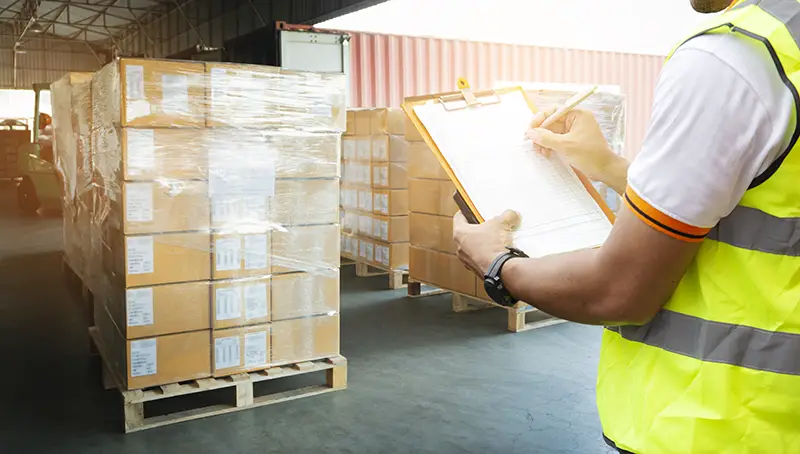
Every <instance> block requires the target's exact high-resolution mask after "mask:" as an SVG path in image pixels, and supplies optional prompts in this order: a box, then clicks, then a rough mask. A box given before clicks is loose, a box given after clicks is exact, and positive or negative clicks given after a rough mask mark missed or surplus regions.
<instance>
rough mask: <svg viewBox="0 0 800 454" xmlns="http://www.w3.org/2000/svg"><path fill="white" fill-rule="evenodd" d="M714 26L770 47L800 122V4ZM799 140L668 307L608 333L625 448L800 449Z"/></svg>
mask: <svg viewBox="0 0 800 454" xmlns="http://www.w3.org/2000/svg"><path fill="white" fill-rule="evenodd" d="M707 33H734V34H738V35H742V36H746V37H749V38H751V39H754V40H757V41H759V42H761V43H763V44H764V45H765V46H766V47H767V49H768V51H769V53H770V55H771V56H772V59H773V60H774V62H775V65H776V67H777V68H778V71H779V73H780V76H781V78H782V79H783V81H784V83H785V84H786V86H787V87H788V88H789V90H790V91H791V92H792V94H793V95H794V98H795V112H793V116H792V118H793V120H794V121H795V122H796V121H797V120H798V118H800V96H798V89H797V87H798V84H800V0H745V1H740V2H739V3H738V4H737V5H736V6H735V7H734V8H732V9H730V10H729V11H728V12H725V13H723V14H721V15H719V16H716V17H715V18H714V19H713V20H712V21H711V23H710V24H706V27H704V29H703V31H701V32H700V33H698V34H697V35H695V36H699V35H702V34H707ZM690 39H691V38H690ZM715 108H717V109H719V108H729V109H735V108H736V106H725V107H723V106H709V108H708V109H709V110H708V114H709V115H715V112H714V109H715ZM798 136H800V126H798V127H797V128H795V129H794V130H792V131H787V137H791V141H790V145H789V147H788V149H787V150H785V152H782V154H781V155H780V157H779V158H778V159H777V160H776V161H775V162H774V163H773V164H772V165H771V166H770V167H769V169H768V170H767V171H765V172H764V173H763V174H761V175H759V176H758V177H757V178H756V179H755V180H754V181H753V183H752V184H751V185H750V188H749V189H748V190H747V192H746V193H745V194H744V197H743V198H742V200H741V201H740V202H739V205H738V206H737V207H736V208H735V209H734V211H733V212H732V213H731V214H730V215H729V216H727V217H726V218H724V219H722V220H721V221H720V222H719V224H718V225H717V226H716V227H715V228H714V229H713V230H712V231H711V233H710V234H709V236H708V237H707V238H706V239H705V240H704V241H703V244H702V245H701V248H700V251H699V253H698V254H697V257H696V258H695V260H694V262H693V263H692V264H691V266H690V267H689V270H688V271H687V272H686V275H685V276H684V277H683V279H682V280H681V282H680V284H679V285H678V287H677V289H676V290H675V293H674V294H673V295H672V298H671V299H670V301H669V302H668V303H667V304H666V305H665V306H664V308H663V309H662V310H661V311H660V312H659V314H658V315H657V316H656V317H655V318H654V319H653V320H652V321H651V322H650V323H648V324H647V325H644V326H619V327H607V328H606V329H605V330H604V333H603V343H602V350H601V359H600V366H599V371H598V379H597V403H598V409H599V412H600V419H601V421H602V424H603V431H604V434H605V435H606V437H607V438H608V439H609V440H611V442H613V443H615V444H616V446H617V447H618V448H620V449H623V450H627V451H630V452H633V453H637V454H662V453H680V454H690V453H691V454H699V453H714V454H723V453H724V454H727V453H771V454H798V453H800V150H798V149H797V148H800V146H798V145H797V139H798ZM709 171H713V169H709Z"/></svg>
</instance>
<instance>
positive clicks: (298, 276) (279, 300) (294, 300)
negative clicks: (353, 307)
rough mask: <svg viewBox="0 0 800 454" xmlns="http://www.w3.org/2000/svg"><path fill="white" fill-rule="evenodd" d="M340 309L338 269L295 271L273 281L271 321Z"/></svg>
mask: <svg viewBox="0 0 800 454" xmlns="http://www.w3.org/2000/svg"><path fill="white" fill-rule="evenodd" d="M334 312H339V270H334V271H331V272H329V273H326V274H308V273H295V274H285V275H280V276H275V277H274V278H273V280H272V320H273V321H277V320H287V319H292V318H300V317H309V316H312V315H325V314H331V313H334Z"/></svg>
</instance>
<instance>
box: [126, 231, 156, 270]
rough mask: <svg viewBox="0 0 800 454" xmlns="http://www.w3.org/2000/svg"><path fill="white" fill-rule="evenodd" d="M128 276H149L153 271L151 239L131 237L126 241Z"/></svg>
mask: <svg viewBox="0 0 800 454" xmlns="http://www.w3.org/2000/svg"><path fill="white" fill-rule="evenodd" d="M126 245H127V249H128V274H150V273H152V272H154V271H155V264H154V260H153V237H152V236H131V237H128V238H127V239H126Z"/></svg>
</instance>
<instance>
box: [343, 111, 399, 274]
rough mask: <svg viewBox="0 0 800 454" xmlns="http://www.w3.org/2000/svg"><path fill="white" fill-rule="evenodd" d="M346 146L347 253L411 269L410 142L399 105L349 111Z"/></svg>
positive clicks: (393, 268) (376, 263) (372, 262)
mask: <svg viewBox="0 0 800 454" xmlns="http://www.w3.org/2000/svg"><path fill="white" fill-rule="evenodd" d="M347 114H348V115H347V131H346V132H345V137H344V139H343V146H342V190H341V206H342V213H341V224H342V240H341V243H342V244H341V247H342V255H343V256H344V257H346V258H350V259H353V260H356V261H358V262H361V263H365V264H367V265H371V266H375V267H378V268H381V269H384V270H387V271H396V270H405V269H407V268H408V260H409V257H408V253H409V243H408V242H409V224H408V222H409V218H408V143H407V142H406V140H405V138H404V137H403V134H404V130H405V114H404V113H403V111H401V110H399V109H357V110H351V111H349V112H348V113H347Z"/></svg>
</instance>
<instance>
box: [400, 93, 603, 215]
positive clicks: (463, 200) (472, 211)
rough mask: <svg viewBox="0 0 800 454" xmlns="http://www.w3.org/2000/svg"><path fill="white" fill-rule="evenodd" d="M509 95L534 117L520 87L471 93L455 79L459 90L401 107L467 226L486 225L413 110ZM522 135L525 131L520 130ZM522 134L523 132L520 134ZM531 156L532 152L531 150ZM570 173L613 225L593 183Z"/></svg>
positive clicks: (478, 103)
mask: <svg viewBox="0 0 800 454" xmlns="http://www.w3.org/2000/svg"><path fill="white" fill-rule="evenodd" d="M509 95H513V96H515V97H518V96H522V97H523V99H524V102H525V103H526V104H527V107H528V108H529V110H530V114H531V117H532V116H533V114H535V113H536V112H537V109H536V106H535V105H534V104H533V103H532V102H531V101H530V100H529V98H528V97H527V96H526V95H525V92H524V90H523V89H522V87H519V86H517V87H508V88H501V89H495V90H484V91H473V90H472V89H471V88H470V86H469V83H468V82H467V81H466V80H465V79H463V78H461V79H459V80H458V90H457V91H452V92H446V93H438V94H432V95H426V96H416V97H409V98H406V99H405V102H404V103H403V105H402V108H403V110H404V112H405V113H406V115H407V116H408V118H409V120H410V121H411V123H412V124H413V125H414V127H416V128H417V130H418V131H419V132H420V134H421V136H422V138H423V139H424V141H425V142H426V144H427V145H428V146H429V148H430V149H431V151H432V152H433V153H434V155H435V156H436V158H437V160H438V161H439V163H440V164H441V166H442V168H443V169H444V170H445V172H446V173H447V175H448V177H449V178H450V180H451V181H452V182H453V184H454V186H455V187H456V193H455V194H454V195H453V198H454V201H455V202H456V204H457V205H458V207H459V210H460V211H461V212H462V214H463V215H464V216H465V217H466V218H467V220H468V221H469V222H470V223H482V222H485V221H486V219H484V217H483V216H482V215H481V212H480V210H478V208H477V206H476V203H475V201H474V200H473V198H472V197H470V194H469V193H468V192H467V191H466V190H465V188H464V185H463V184H462V182H461V181H459V178H458V176H457V175H456V172H455V171H454V169H453V167H452V166H451V165H450V163H449V162H448V160H447V159H446V158H445V155H444V154H443V153H442V151H441V150H440V149H439V146H438V144H437V143H436V141H435V140H434V139H433V137H432V136H431V133H430V132H429V131H428V129H427V128H426V127H425V125H424V124H423V121H422V120H421V119H420V117H419V115H417V112H416V111H415V108H417V107H418V106H425V105H430V104H441V107H442V108H443V109H444V111H446V113H448V114H449V113H451V112H456V111H462V110H468V109H480V108H482V107H485V106H492V105H494V104H500V103H502V102H503V99H504V98H506V97H507V96H509ZM523 132H524V131H523ZM521 134H522V132H521ZM531 153H533V150H531ZM571 171H572V172H573V173H574V175H575V176H576V177H577V178H578V179H579V181H580V183H581V185H582V186H583V188H584V189H585V190H586V192H587V193H588V194H589V195H590V196H591V199H592V200H593V201H594V203H595V204H596V205H597V207H598V208H599V209H600V210H601V211H602V215H603V216H605V218H606V219H607V220H608V222H609V223H611V224H613V222H614V221H615V216H614V213H613V212H612V211H611V209H610V208H609V207H608V205H607V204H606V202H605V201H604V200H603V198H602V197H601V196H600V194H599V193H598V192H597V190H596V189H595V187H594V186H593V185H592V183H591V182H590V181H589V180H588V178H586V176H585V175H583V174H582V173H580V172H579V171H577V170H576V169H574V168H571Z"/></svg>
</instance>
